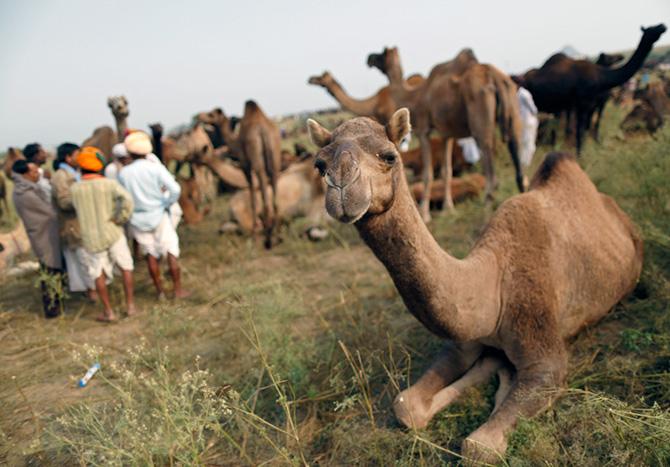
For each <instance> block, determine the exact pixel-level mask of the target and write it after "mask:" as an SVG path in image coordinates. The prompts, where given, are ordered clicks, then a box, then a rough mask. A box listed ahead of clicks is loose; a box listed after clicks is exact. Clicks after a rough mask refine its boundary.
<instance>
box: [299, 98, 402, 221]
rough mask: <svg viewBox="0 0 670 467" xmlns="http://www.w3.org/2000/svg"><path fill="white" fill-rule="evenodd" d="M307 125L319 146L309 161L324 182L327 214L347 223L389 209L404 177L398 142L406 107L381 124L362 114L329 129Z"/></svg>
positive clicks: (310, 120)
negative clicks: (384, 123)
mask: <svg viewBox="0 0 670 467" xmlns="http://www.w3.org/2000/svg"><path fill="white" fill-rule="evenodd" d="M307 126H308V129H309V134H310V137H311V139H312V142H313V143H314V144H316V145H317V146H318V147H319V148H321V149H320V150H319V152H318V154H317V155H316V158H315V162H314V166H315V167H316V168H317V169H318V171H319V174H320V175H321V176H322V177H323V178H324V179H325V182H326V185H327V188H326V210H327V211H328V214H330V215H331V216H332V217H334V218H335V219H337V220H339V221H340V222H345V223H349V224H351V223H354V222H356V221H358V220H359V219H361V218H362V217H363V216H365V215H378V214H381V213H383V212H385V211H386V210H388V209H389V208H390V207H391V205H392V204H393V200H394V197H395V194H396V193H395V191H396V188H397V186H398V184H399V183H400V181H401V180H402V177H404V173H403V167H402V159H401V158H400V153H399V151H398V144H400V141H401V140H402V139H403V138H404V137H405V135H407V134H408V133H409V131H410V120H409V111H408V110H407V109H406V108H402V109H399V110H397V111H396V112H395V113H394V114H393V116H392V117H391V119H390V120H389V122H388V124H387V125H386V126H385V127H384V126H382V125H380V124H379V123H377V122H375V121H374V120H372V119H370V118H367V117H358V118H353V119H351V120H348V121H346V122H344V123H343V124H341V125H340V126H338V127H337V128H336V129H335V130H333V132H332V133H331V132H330V131H328V130H327V129H325V128H324V127H322V126H321V125H319V124H318V123H317V122H316V121H314V120H312V119H309V120H308V121H307Z"/></svg>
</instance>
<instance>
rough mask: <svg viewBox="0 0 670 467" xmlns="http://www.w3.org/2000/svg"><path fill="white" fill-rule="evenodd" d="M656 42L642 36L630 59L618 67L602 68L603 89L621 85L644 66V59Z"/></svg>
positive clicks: (601, 82)
mask: <svg viewBox="0 0 670 467" xmlns="http://www.w3.org/2000/svg"><path fill="white" fill-rule="evenodd" d="M653 46H654V43H653V42H652V41H650V40H649V39H648V38H646V37H644V36H642V39H641V40H640V43H639V44H638V46H637V49H635V52H634V53H633V55H632V56H631V57H630V58H629V59H628V61H627V62H626V63H625V64H624V65H623V66H621V67H618V68H604V67H603V68H602V79H601V81H600V85H599V87H600V88H601V90H606V89H611V88H613V87H615V86H620V85H622V84H624V83H625V82H626V81H628V80H629V79H630V78H632V77H633V75H634V74H635V73H636V72H637V71H638V70H639V69H640V68H641V67H642V65H643V64H644V60H645V59H646V58H647V56H648V55H649V52H650V51H651V48H652V47H653Z"/></svg>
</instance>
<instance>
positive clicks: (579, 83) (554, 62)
mask: <svg viewBox="0 0 670 467" xmlns="http://www.w3.org/2000/svg"><path fill="white" fill-rule="evenodd" d="M641 29H642V38H641V40H640V43H639V44H638V46H637V49H636V50H635V52H634V53H633V55H632V56H631V57H630V58H629V59H628V61H627V62H626V63H625V64H624V65H623V66H621V67H618V68H605V67H602V66H600V65H596V64H595V63H592V62H590V61H588V60H574V59H571V58H569V57H566V56H554V57H551V58H550V59H549V60H547V62H545V64H544V65H542V67H541V68H539V69H533V70H530V71H528V72H526V73H525V74H524V75H523V76H522V77H521V85H522V86H523V87H525V88H526V89H528V90H529V91H530V93H531V94H532V95H533V99H534V100H535V105H536V106H537V108H538V110H540V111H542V112H548V113H553V114H555V115H557V114H559V113H561V112H568V113H571V112H575V113H576V117H577V118H576V125H577V126H576V147H577V154H579V153H580V152H581V149H582V140H583V135H584V131H585V130H586V129H587V128H588V124H589V121H588V119H589V117H590V116H591V115H592V113H593V111H594V109H595V108H596V105H597V103H598V97H599V96H601V95H602V94H603V93H604V92H606V91H609V90H610V89H612V88H614V87H616V86H620V85H622V84H624V83H625V82H626V81H628V80H629V79H630V78H631V77H632V76H633V75H634V74H635V72H636V71H637V70H639V69H640V67H641V66H642V64H643V63H644V60H645V58H647V56H648V55H649V52H650V51H651V48H652V46H653V45H654V43H655V42H656V41H657V40H658V39H659V38H660V37H661V35H662V34H663V33H664V32H665V31H666V27H665V25H664V24H659V25H657V26H652V27H648V28H641Z"/></svg>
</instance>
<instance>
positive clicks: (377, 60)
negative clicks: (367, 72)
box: [368, 54, 386, 73]
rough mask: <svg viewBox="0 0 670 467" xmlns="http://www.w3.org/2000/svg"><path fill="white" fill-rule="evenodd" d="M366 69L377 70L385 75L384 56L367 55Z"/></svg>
mask: <svg viewBox="0 0 670 467" xmlns="http://www.w3.org/2000/svg"><path fill="white" fill-rule="evenodd" d="M368 67H370V68H373V67H374V68H377V69H379V70H380V71H381V72H382V73H385V72H386V70H385V69H384V68H385V67H384V55H383V54H370V55H368Z"/></svg>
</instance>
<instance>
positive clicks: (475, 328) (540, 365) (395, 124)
mask: <svg viewBox="0 0 670 467" xmlns="http://www.w3.org/2000/svg"><path fill="white" fill-rule="evenodd" d="M307 124H308V129H309V133H310V136H311V138H312V141H313V142H314V143H315V144H316V145H317V146H318V147H320V148H321V149H320V151H319V152H318V153H317V155H316V160H315V163H314V165H315V166H316V168H317V169H318V170H319V172H320V174H321V175H322V176H323V177H324V178H325V181H326V183H327V184H328V186H327V189H326V210H327V211H328V214H329V215H330V216H332V217H334V218H335V219H337V220H339V221H340V222H343V223H350V224H353V225H354V226H355V227H356V229H357V230H358V232H359V234H360V236H361V237H362V239H363V240H364V242H365V243H366V244H367V245H368V246H369V247H370V249H371V250H372V252H373V253H374V254H375V256H376V257H377V258H378V259H379V260H380V261H381V262H382V263H383V264H384V266H385V267H386V269H387V270H388V272H389V274H390V276H391V278H392V279H393V282H394V284H395V286H396V288H397V290H398V292H399V293H400V295H401V297H402V299H403V301H404V303H405V305H406V306H407V308H408V310H409V311H410V312H411V313H412V314H413V315H414V316H415V317H416V318H417V319H418V320H419V321H420V322H421V323H422V324H423V325H424V326H425V327H426V328H427V329H428V330H429V331H431V332H432V333H434V334H436V335H437V336H439V337H441V338H444V339H446V345H445V348H444V350H443V351H442V352H441V353H440V354H439V355H438V356H437V359H436V360H435V362H434V363H433V364H432V365H431V367H430V369H429V370H428V371H427V372H426V373H425V374H424V375H423V376H422V377H421V378H420V379H419V380H418V381H417V382H416V383H415V384H414V385H412V386H411V387H409V388H408V389H405V390H403V391H402V392H401V393H400V394H398V396H397V397H396V399H395V401H394V404H393V409H394V411H395V414H396V417H397V418H398V419H399V420H400V421H401V422H402V423H403V424H404V425H406V426H408V427H413V428H422V427H425V426H426V425H427V424H428V422H429V421H430V419H431V418H432V417H433V416H434V415H435V414H436V413H437V412H439V411H440V410H442V409H443V408H444V407H445V406H446V405H448V404H449V403H450V402H451V401H453V400H454V398H455V397H457V396H458V394H459V393H460V392H461V391H462V390H463V389H464V388H465V387H467V386H470V385H472V384H476V383H478V382H481V381H486V380H488V379H489V378H490V377H491V376H492V374H493V373H494V372H495V371H496V369H501V370H503V373H502V374H501V382H503V383H505V384H501V387H500V388H499V389H498V393H497V394H496V398H495V399H496V406H495V408H494V410H493V412H492V414H491V416H490V417H489V419H488V421H487V422H486V423H484V424H483V425H482V426H481V427H479V428H478V429H477V430H476V431H474V432H473V433H471V434H470V435H469V436H468V437H467V438H466V439H465V440H464V442H463V445H462V451H461V453H462V454H463V456H464V457H465V458H467V459H469V460H471V461H479V462H481V461H483V462H488V463H494V462H498V461H499V460H500V459H501V458H502V456H504V454H505V450H506V447H507V437H508V436H509V434H510V432H511V431H512V430H513V428H514V426H515V424H516V422H517V420H518V419H519V417H532V416H534V415H536V414H537V413H539V412H540V411H541V410H543V409H545V408H547V407H548V406H549V405H550V404H551V402H552V401H553V400H554V399H555V398H556V397H557V395H558V394H559V393H560V389H561V388H562V387H563V386H564V385H565V382H566V373H567V368H568V365H567V359H568V349H567V343H566V340H567V339H569V338H570V337H572V336H574V335H576V334H577V333H578V332H579V331H580V330H582V329H583V328H584V327H585V326H587V325H589V324H592V323H595V322H597V321H598V320H600V319H601V318H602V317H603V316H605V314H607V312H608V311H609V310H610V309H612V307H614V305H616V303H617V302H619V301H620V300H621V299H622V298H623V297H625V296H626V295H627V294H628V293H630V292H631V291H632V290H633V289H634V287H635V285H636V283H637V281H638V279H639V277H640V272H641V269H642V249H643V245H642V240H641V238H640V236H639V234H638V232H637V229H636V227H635V225H634V224H633V223H632V222H631V221H630V219H629V218H628V217H627V216H626V214H625V213H624V212H623V211H622V210H621V209H620V208H619V207H618V206H617V204H616V203H615V201H614V200H613V199H612V198H610V197H608V196H606V195H604V194H602V193H599V192H598V191H597V189H596V187H595V186H594V185H593V183H592V182H591V180H590V179H589V177H588V176H587V175H586V174H585V173H584V172H583V171H582V169H581V168H580V167H579V165H578V164H577V162H576V160H575V158H574V157H573V156H571V155H568V154H565V153H550V154H549V155H547V156H546V158H545V160H544V162H543V163H542V165H541V166H540V168H539V169H538V170H537V172H536V174H535V175H534V177H533V179H532V182H531V185H530V190H529V191H528V192H527V193H524V194H519V195H516V196H513V197H512V198H510V199H508V200H506V201H505V202H503V203H502V204H501V205H500V207H499V208H498V209H497V211H496V212H495V213H494V214H493V216H492V218H491V220H490V222H489V223H488V226H487V227H486V228H485V230H484V231H483V233H482V234H481V236H480V238H479V239H478V241H477V242H476V243H475V245H474V247H473V249H472V250H471V251H470V253H469V254H468V255H467V257H465V258H464V259H462V260H461V259H456V258H454V257H452V256H451V255H449V254H448V253H447V252H445V251H444V250H442V248H440V246H439V245H438V244H437V242H436V241H435V239H434V238H433V236H432V235H431V233H430V231H429V230H428V228H427V226H426V225H425V224H424V223H423V222H421V215H420V213H419V211H418V210H417V208H416V206H415V203H414V199H413V198H412V194H411V193H410V190H409V188H408V185H407V181H406V180H405V176H404V173H403V166H402V160H401V158H400V156H399V154H398V149H397V145H398V143H399V142H400V141H401V140H402V138H403V137H404V136H405V135H406V134H407V133H408V132H409V130H410V115H409V112H408V110H407V109H405V108H403V109H400V110H398V111H397V112H396V113H395V114H393V116H392V117H391V120H390V121H389V123H388V124H387V125H386V127H383V126H381V125H380V124H378V123H377V122H375V121H373V120H371V119H369V118H365V117H357V118H354V119H352V120H349V121H347V122H345V123H344V124H342V125H340V126H339V127H338V128H336V129H335V130H334V131H333V132H332V133H331V132H329V131H328V130H326V129H325V128H323V127H322V126H321V125H319V124H318V123H317V122H315V121H314V120H308V122H307ZM566 213H569V214H568V215H566ZM603 284H607V287H603Z"/></svg>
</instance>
